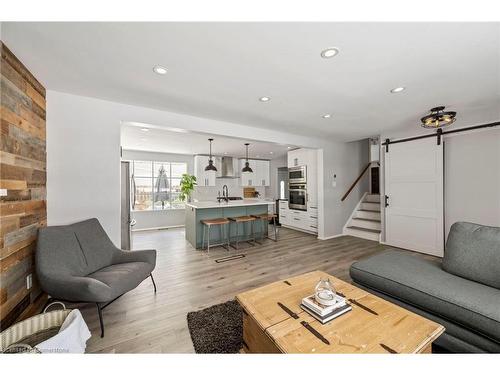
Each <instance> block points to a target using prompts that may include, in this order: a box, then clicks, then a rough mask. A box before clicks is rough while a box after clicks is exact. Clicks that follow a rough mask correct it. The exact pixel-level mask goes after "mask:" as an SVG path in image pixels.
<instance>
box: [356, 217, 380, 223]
mask: <svg viewBox="0 0 500 375" xmlns="http://www.w3.org/2000/svg"><path fill="white" fill-rule="evenodd" d="M352 220H364V221H373V222H374V223H380V222H381V221H380V220H377V219H365V218H364V217H353V218H352Z"/></svg>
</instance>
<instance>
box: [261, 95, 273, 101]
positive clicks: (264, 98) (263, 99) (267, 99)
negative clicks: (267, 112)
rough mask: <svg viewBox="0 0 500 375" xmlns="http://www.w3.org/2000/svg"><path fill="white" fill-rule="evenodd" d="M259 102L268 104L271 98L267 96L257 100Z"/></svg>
mask: <svg viewBox="0 0 500 375" xmlns="http://www.w3.org/2000/svg"><path fill="white" fill-rule="evenodd" d="M259 100H260V101H261V102H268V101H269V100H271V98H270V97H269V96H263V97H261V98H259Z"/></svg>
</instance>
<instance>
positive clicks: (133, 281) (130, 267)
mask: <svg viewBox="0 0 500 375" xmlns="http://www.w3.org/2000/svg"><path fill="white" fill-rule="evenodd" d="M153 269H154V266H153V265H151V264H149V263H146V262H130V263H119V264H114V265H112V266H108V267H104V268H102V269H100V270H98V271H96V272H93V273H91V274H90V275H88V276H87V277H90V278H92V279H95V280H99V281H100V282H102V283H104V284H106V285H107V286H109V287H110V288H111V290H110V295H109V296H108V297H107V300H112V299H114V298H116V297H118V296H120V295H122V294H123V293H126V292H128V291H129V290H132V289H134V288H135V287H136V286H138V285H139V284H140V283H141V282H142V281H143V280H144V279H146V278H147V277H148V276H149V274H150V273H151V272H152V271H153Z"/></svg>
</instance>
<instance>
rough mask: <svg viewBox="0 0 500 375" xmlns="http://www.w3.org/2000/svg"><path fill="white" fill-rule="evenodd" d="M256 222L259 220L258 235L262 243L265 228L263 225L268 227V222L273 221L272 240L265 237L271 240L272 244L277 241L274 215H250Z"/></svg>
mask: <svg viewBox="0 0 500 375" xmlns="http://www.w3.org/2000/svg"><path fill="white" fill-rule="evenodd" d="M252 216H253V217H254V218H255V219H256V220H260V229H261V232H260V233H261V235H260V240H261V241H262V240H263V239H264V229H266V227H265V226H264V225H266V226H267V225H268V223H269V220H272V221H273V229H274V238H273V237H269V236H266V238H269V239H270V240H273V241H274V242H277V241H278V229H277V228H276V218H277V215H276V214H269V213H266V214H259V215H252ZM259 244H260V242H259Z"/></svg>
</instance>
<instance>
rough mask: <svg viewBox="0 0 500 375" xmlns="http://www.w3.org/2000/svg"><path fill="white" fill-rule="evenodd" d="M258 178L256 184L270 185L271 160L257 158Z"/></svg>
mask: <svg viewBox="0 0 500 375" xmlns="http://www.w3.org/2000/svg"><path fill="white" fill-rule="evenodd" d="M255 167H256V176H255V177H256V179H255V185H254V186H269V184H270V181H269V180H270V174H271V166H270V162H269V160H256V161H255Z"/></svg>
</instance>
